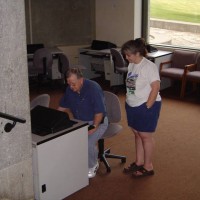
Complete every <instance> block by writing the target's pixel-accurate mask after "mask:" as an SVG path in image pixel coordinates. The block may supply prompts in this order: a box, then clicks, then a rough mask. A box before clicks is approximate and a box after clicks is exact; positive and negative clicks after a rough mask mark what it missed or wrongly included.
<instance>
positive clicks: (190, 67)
mask: <svg viewBox="0 0 200 200" xmlns="http://www.w3.org/2000/svg"><path fill="white" fill-rule="evenodd" d="M185 68H187V70H188V71H196V70H197V64H196V63H195V64H194V63H193V64H189V65H185Z"/></svg>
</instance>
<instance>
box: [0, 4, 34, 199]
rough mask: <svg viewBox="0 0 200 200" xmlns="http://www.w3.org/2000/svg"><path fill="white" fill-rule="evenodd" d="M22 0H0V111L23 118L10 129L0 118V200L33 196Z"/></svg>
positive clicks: (30, 197)
mask: <svg viewBox="0 0 200 200" xmlns="http://www.w3.org/2000/svg"><path fill="white" fill-rule="evenodd" d="M25 32H26V31H25V11H24V0H0V112H2V113H7V114H10V115H14V116H18V117H21V118H24V119H26V123H25V124H22V123H17V124H16V126H15V127H14V128H13V129H12V130H11V131H10V132H5V130H4V126H5V124H6V123H8V122H10V123H12V121H10V120H7V119H3V118H0V199H1V200H4V199H6V200H7V199H9V200H29V199H33V176H32V145H31V128H30V104H29V87H28V72H27V71H28V70H27V53H26V34H25Z"/></svg>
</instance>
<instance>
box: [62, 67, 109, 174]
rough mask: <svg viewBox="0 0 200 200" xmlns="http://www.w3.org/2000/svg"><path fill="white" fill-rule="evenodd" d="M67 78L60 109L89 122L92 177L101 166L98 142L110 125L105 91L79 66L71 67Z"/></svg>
mask: <svg viewBox="0 0 200 200" xmlns="http://www.w3.org/2000/svg"><path fill="white" fill-rule="evenodd" d="M66 79H67V84H68V86H67V88H66V91H65V94H64V96H63V97H62V99H61V101H60V106H59V108H58V110H60V111H65V110H66V111H67V112H68V114H69V115H70V116H71V117H72V118H75V119H78V120H81V121H86V122H88V124H89V127H88V161H89V163H88V165H89V172H88V177H89V178H92V177H94V176H95V175H96V171H97V169H98V167H99V164H98V150H97V147H96V143H97V141H98V140H99V139H100V138H101V137H102V135H103V134H104V132H105V131H106V129H107V127H108V119H107V117H106V106H105V99H104V95H103V91H102V89H101V87H100V86H99V84H98V83H96V82H95V81H92V80H88V79H85V78H83V75H82V73H81V71H80V70H79V69H78V68H70V69H69V70H68V71H67V73H66Z"/></svg>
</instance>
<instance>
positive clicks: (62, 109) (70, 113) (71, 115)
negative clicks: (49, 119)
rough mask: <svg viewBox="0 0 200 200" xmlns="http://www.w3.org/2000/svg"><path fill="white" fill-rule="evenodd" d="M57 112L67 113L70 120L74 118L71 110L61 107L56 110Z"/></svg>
mask: <svg viewBox="0 0 200 200" xmlns="http://www.w3.org/2000/svg"><path fill="white" fill-rule="evenodd" d="M57 110H59V111H62V112H67V113H68V115H69V118H70V119H73V118H74V116H73V114H72V112H71V110H70V109H69V108H63V107H61V106H59V107H58V108H57Z"/></svg>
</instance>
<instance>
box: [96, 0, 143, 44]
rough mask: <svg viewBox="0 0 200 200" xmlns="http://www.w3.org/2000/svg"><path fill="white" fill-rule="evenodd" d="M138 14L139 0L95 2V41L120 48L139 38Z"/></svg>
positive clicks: (139, 10)
mask: <svg viewBox="0 0 200 200" xmlns="http://www.w3.org/2000/svg"><path fill="white" fill-rule="evenodd" d="M140 13H141V0H123V1H122V0H96V39H98V40H106V41H110V42H113V43H115V44H117V46H121V45H122V44H123V43H124V42H125V41H127V40H129V39H133V38H135V37H139V36H140V35H141V28H140V27H141V16H140ZM138 15H139V17H138Z"/></svg>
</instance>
